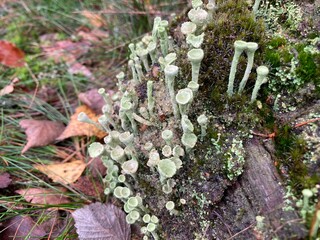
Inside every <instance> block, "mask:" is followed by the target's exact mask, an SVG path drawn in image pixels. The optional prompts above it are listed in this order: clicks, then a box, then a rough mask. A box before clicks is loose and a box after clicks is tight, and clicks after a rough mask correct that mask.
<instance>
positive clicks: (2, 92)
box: [0, 78, 19, 97]
mask: <svg viewBox="0 0 320 240" xmlns="http://www.w3.org/2000/svg"><path fill="white" fill-rule="evenodd" d="M18 82H19V79H18V78H14V79H13V80H12V81H11V82H10V83H9V84H8V85H7V86H5V87H4V88H2V89H1V90H0V97H1V96H4V95H7V94H10V93H12V92H13V90H14V85H15V84H16V83H18Z"/></svg>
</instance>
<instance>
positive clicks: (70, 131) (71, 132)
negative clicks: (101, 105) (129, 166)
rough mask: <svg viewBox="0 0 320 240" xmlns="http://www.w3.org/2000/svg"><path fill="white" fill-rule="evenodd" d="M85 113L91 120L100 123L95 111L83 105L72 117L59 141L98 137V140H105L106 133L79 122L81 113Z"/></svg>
mask: <svg viewBox="0 0 320 240" xmlns="http://www.w3.org/2000/svg"><path fill="white" fill-rule="evenodd" d="M81 112H84V113H86V114H87V115H88V116H89V118H90V119H91V120H93V121H95V122H97V121H98V118H99V116H97V115H96V114H95V113H94V111H93V110H91V109H90V108H89V107H87V106H86V105H82V106H80V107H78V108H77V109H76V111H75V113H74V114H73V115H72V116H71V119H70V122H69V124H68V126H67V127H66V129H65V130H64V131H63V133H62V134H61V135H60V136H59V137H58V138H57V140H59V141H60V140H64V139H66V138H69V137H75V136H88V137H91V136H96V137H98V138H103V137H105V136H106V135H107V133H106V132H104V131H102V130H100V129H99V128H97V127H96V126H94V125H92V124H89V123H83V122H79V121H78V115H79V113H81Z"/></svg>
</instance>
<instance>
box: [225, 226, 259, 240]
mask: <svg viewBox="0 0 320 240" xmlns="http://www.w3.org/2000/svg"><path fill="white" fill-rule="evenodd" d="M252 226H254V224H253V223H252V224H251V225H249V226H248V227H246V228H245V229H242V230H241V231H240V232H237V233H236V234H234V235H233V236H231V237H230V238H228V239H227V240H231V239H233V238H235V237H236V236H238V235H239V234H241V233H243V232H245V231H248V230H249V229H250V228H252Z"/></svg>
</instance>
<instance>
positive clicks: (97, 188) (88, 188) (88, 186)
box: [71, 176, 104, 198]
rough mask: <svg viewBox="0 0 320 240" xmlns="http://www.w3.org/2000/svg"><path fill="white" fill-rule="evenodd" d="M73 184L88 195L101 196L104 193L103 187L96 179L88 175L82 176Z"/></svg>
mask: <svg viewBox="0 0 320 240" xmlns="http://www.w3.org/2000/svg"><path fill="white" fill-rule="evenodd" d="M71 186H72V187H73V188H74V189H76V190H78V191H80V192H82V193H84V194H85V195H87V196H92V197H98V198H99V197H100V196H101V195H102V194H103V191H104V189H103V187H102V185H101V183H100V182H99V181H97V180H96V179H89V178H88V177H87V176H82V177H80V178H79V179H78V181H77V182H75V183H73V184H71Z"/></svg>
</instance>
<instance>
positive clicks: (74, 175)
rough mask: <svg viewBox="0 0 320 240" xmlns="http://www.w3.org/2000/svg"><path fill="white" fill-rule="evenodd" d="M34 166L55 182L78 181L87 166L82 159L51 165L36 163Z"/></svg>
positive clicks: (67, 182)
mask: <svg viewBox="0 0 320 240" xmlns="http://www.w3.org/2000/svg"><path fill="white" fill-rule="evenodd" d="M33 166H34V167H35V168H36V169H38V170H39V171H40V172H42V173H44V174H45V175H47V176H48V177H49V178H51V179H52V181H53V182H59V183H63V184H70V183H74V182H75V181H77V179H78V178H79V177H80V176H81V174H82V172H83V171H84V169H85V168H86V164H85V163H84V162H83V161H81V160H76V161H72V162H67V163H54V164H50V165H40V164H35V165H33Z"/></svg>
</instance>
